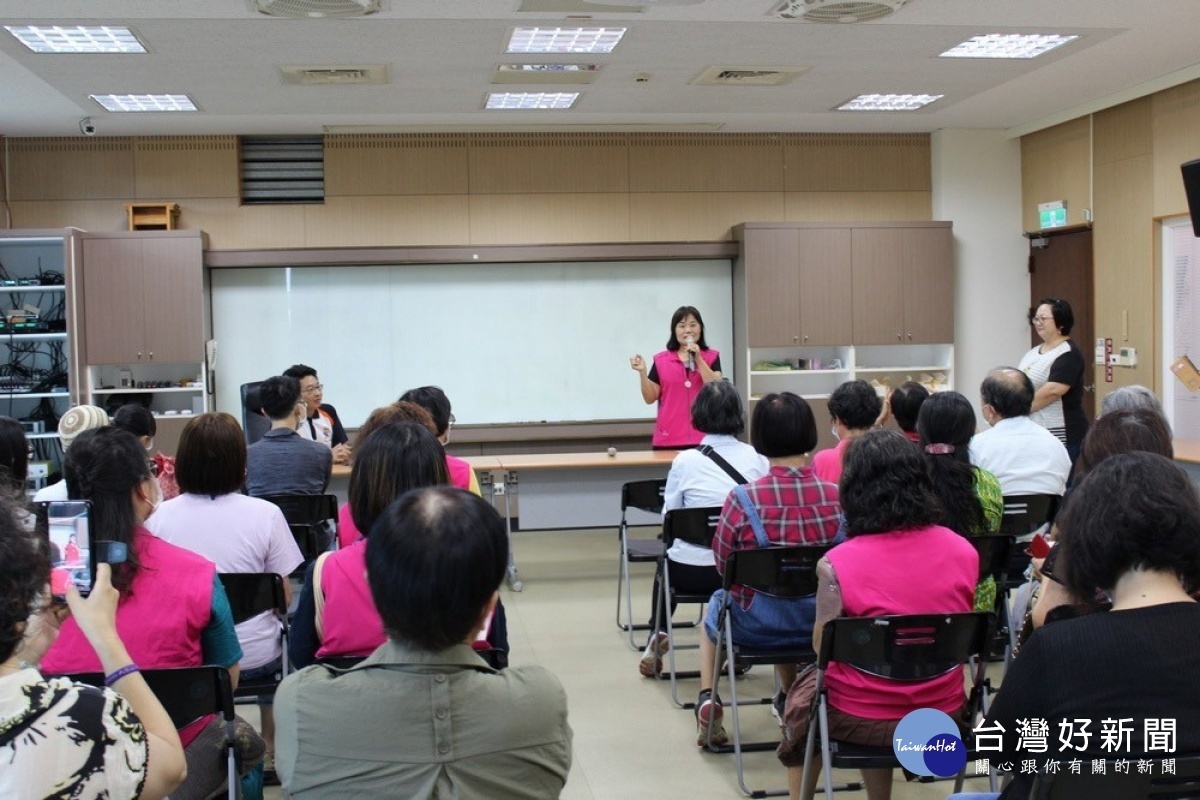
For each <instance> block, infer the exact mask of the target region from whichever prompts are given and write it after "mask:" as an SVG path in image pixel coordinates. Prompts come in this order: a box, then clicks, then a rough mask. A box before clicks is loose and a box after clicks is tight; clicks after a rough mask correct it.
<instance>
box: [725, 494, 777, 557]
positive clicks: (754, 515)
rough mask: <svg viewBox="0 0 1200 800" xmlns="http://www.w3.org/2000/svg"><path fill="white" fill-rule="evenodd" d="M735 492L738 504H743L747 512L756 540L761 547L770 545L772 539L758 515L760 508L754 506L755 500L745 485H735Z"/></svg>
mask: <svg viewBox="0 0 1200 800" xmlns="http://www.w3.org/2000/svg"><path fill="white" fill-rule="evenodd" d="M733 493H734V494H735V495H736V496H737V499H738V504H739V505H741V507H742V511H744V512H746V519H748V520H750V527H752V528H753V529H754V541H755V542H757V543H758V546H759V547H770V546H771V541H770V540H769V539H768V538H767V532H766V530H765V529H764V528H763V524H762V520H761V519H759V517H758V509H757V508H755V507H754V503H753V501H751V500H750V494H749V493H748V492H747V491H746V487H745V486H735V487H734V488H733Z"/></svg>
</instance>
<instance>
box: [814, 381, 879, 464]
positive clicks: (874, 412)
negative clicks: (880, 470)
mask: <svg viewBox="0 0 1200 800" xmlns="http://www.w3.org/2000/svg"><path fill="white" fill-rule="evenodd" d="M882 413H883V401H882V400H881V399H880V398H879V394H878V393H877V392H876V391H875V390H874V389H873V388H871V384H869V383H867V382H866V381H846V382H845V383H843V384H842V385H841V386H839V387H837V388H836V389H834V390H833V394H831V395H830V396H829V418H830V420H831V421H832V422H833V428H832V432H833V436H834V438H836V439H837V440H838V443H837V446H836V447H833V448H831V449H829V450H822V451H821V452H819V453H817V454H816V455H815V456H813V459H812V467H813V472H814V473H815V474H816V476H817V477H818V478H820V479H821V480H823V481H826V482H828V483H834V484H836V483H837V482H838V479H839V478H841V476H842V456H843V454H844V453H845V452H846V446H847V445H849V444H850V440H851V439H856V438H858V437H859V436H862V435H863V434H864V433H866V432H867V431H869V430H871V428H872V427H873V426H874V425H875V423H876V421H877V420H878V419H879V416H880V414H882ZM814 446H815V443H814Z"/></svg>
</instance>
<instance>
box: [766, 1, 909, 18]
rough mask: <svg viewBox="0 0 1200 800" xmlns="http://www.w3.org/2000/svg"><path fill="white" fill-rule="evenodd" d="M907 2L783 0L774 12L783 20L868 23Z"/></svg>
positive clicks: (901, 6)
mask: <svg viewBox="0 0 1200 800" xmlns="http://www.w3.org/2000/svg"><path fill="white" fill-rule="evenodd" d="M908 2H909V0H784V1H783V2H782V3H781V4H780V5H779V7H778V8H777V9H776V10H775V14H776V16H779V17H782V18H784V19H802V20H804V21H806V22H868V21H870V20H873V19H880V18H882V17H886V16H888V15H889V14H891V13H893V12H894V11H896V10H898V9H900V8H903V7H904V6H905V5H907V4H908Z"/></svg>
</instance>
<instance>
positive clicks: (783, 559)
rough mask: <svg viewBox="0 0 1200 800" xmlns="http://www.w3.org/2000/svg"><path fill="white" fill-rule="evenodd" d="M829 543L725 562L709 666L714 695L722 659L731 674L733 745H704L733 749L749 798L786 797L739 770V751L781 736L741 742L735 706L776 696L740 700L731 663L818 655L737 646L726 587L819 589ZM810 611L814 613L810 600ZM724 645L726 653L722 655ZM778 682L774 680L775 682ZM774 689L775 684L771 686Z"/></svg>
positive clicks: (744, 553) (806, 592)
mask: <svg viewBox="0 0 1200 800" xmlns="http://www.w3.org/2000/svg"><path fill="white" fill-rule="evenodd" d="M829 549H830V547H829V546H812V545H795V546H786V547H767V548H760V549H754V550H737V551H735V552H733V553H731V554H730V556H729V560H728V561H727V562H726V564H725V584H724V589H725V599H724V602H723V603H722V605H721V609H720V612H719V616H718V618H717V619H718V621H719V625H718V628H717V648H716V654H717V655H716V663H715V664H714V669H713V696H714V697H715V696H717V694H718V692H717V687H718V684H719V683H720V679H721V658H722V656H724V658H725V670H726V674H727V676H728V678H729V696H730V704H731V710H732V717H733V720H732V721H733V744H732V745H722V746H714V745H712V744H710V745H708V749H709V750H712V751H713V752H730V751H732V752H733V755H734V760H735V761H736V763H737V775H738V786H739V787H741V790H742V791H743V792H745V794H746V796H747V797H773V796H777V795H786V794H787V793H788V790H787V789H779V790H754V789H750V788H749V787H747V786H746V779H745V775H744V772H743V768H742V753H744V752H752V751H761V750H774V749H775V748H776V747H778V746H779V739H778V738H776V739H774V740H772V741H769V742H743V741H742V733H741V722H740V717H739V713H738V706H739V705H752V704H758V705H769V704H770V703H772V702H773V701H774V699H775V696H774V695H775V692H773V693H772V695H771V696H770V697H761V698H756V699H754V700H739V699H738V692H737V680H736V678H735V675H734V669H735V664H737V663H741V664H751V665H752V664H770V665H772V667H773V666H774V665H776V664H796V665H803V664H811V663H812V662H814V661H816V658H817V656H816V653H815V652H813V649H812V644H811V643H810V644H808V645H806V646H804V647H791V648H771V649H769V650H763V649H752V648H749V647H746V646H744V645H740V644H738V642H737V641H736V637H735V636H734V632H733V626H732V614H731V609H732V606H733V603H734V602H735V601H734V600H733V597H732V596H731V593H730V590H731V589H732V587H733V586H735V585H740V586H744V587H747V588H750V589H753V590H754V591H756V592H759V593H762V594H765V595H772V596H774V597H785V598H793V599H796V600H799V599H801V598H805V597H812V596H813V595H815V594H816V593H817V562H818V561H820V560H821V558H822V556H824V555H825V553H827V552H829ZM812 610H813V612H814V614H815V612H816V604H815V601H814V604H813V609H812ZM722 645H724V653H722V649H721V648H722ZM777 683H778V682H777ZM775 690H776V692H778V690H779V687H778V685H777V686H776V687H775Z"/></svg>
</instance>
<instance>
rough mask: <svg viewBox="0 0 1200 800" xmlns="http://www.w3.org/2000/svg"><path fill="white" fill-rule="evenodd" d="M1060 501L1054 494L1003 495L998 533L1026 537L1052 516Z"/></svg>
mask: <svg viewBox="0 0 1200 800" xmlns="http://www.w3.org/2000/svg"><path fill="white" fill-rule="evenodd" d="M1060 499H1061V498H1060V497H1059V496H1058V495H1056V494H1010V495H1005V496H1004V518H1003V519H1002V520H1001V521H1000V533H1004V534H1008V535H1009V536H1017V537H1021V536H1028V535H1029V534H1030V533H1033V532H1034V531H1035V530H1037V529H1038V528H1040V527H1041V526H1042V525H1044V524H1045V523H1046V522H1047V521H1048V520H1049V519H1050V518H1051V517H1052V516H1053V515H1054V511H1055V510H1056V509H1057V507H1058V501H1059V500H1060Z"/></svg>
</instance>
